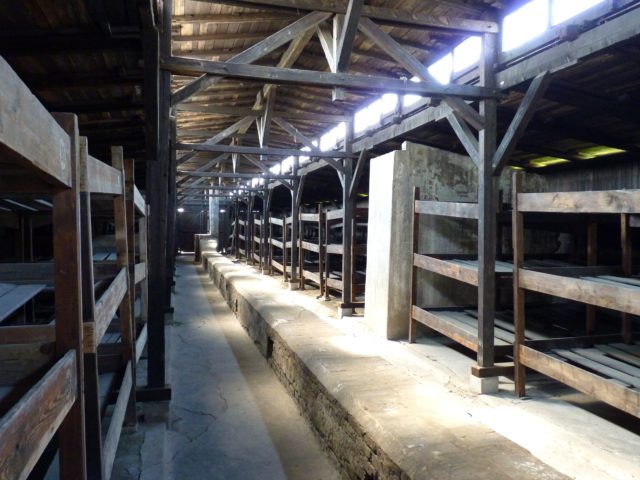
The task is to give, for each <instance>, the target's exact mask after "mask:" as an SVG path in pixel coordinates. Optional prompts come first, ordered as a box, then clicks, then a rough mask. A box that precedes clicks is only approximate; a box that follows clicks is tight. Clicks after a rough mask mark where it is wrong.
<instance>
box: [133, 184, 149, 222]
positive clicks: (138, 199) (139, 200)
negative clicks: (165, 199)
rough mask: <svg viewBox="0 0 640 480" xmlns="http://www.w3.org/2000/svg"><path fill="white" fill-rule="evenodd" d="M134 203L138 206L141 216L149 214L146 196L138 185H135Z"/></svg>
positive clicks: (137, 210) (137, 209)
mask: <svg viewBox="0 0 640 480" xmlns="http://www.w3.org/2000/svg"><path fill="white" fill-rule="evenodd" d="M133 203H134V205H135V206H136V212H137V214H138V215H140V216H141V217H146V216H147V204H146V203H145V201H144V197H143V196H142V194H141V193H140V190H138V187H136V186H135V185H134V186H133Z"/></svg>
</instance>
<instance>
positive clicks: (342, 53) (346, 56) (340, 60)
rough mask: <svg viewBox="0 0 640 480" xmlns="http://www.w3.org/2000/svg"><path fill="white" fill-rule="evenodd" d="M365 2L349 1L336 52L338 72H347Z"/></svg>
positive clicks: (362, 0)
mask: <svg viewBox="0 0 640 480" xmlns="http://www.w3.org/2000/svg"><path fill="white" fill-rule="evenodd" d="M363 4H364V0H349V4H348V5H347V11H346V13H345V18H344V22H343V23H342V29H341V32H340V38H339V39H338V48H337V50H336V61H335V65H336V71H338V72H346V71H347V68H348V67H349V61H350V59H351V51H352V50H353V42H354V40H355V38H356V33H357V32H358V21H359V20H360V12H361V11H362V6H363Z"/></svg>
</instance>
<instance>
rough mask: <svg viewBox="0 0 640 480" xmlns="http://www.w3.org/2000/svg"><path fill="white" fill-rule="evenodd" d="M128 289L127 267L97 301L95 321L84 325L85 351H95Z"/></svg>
mask: <svg viewBox="0 0 640 480" xmlns="http://www.w3.org/2000/svg"><path fill="white" fill-rule="evenodd" d="M126 291H127V269H126V268H122V269H121V270H120V273H118V276H117V277H116V278H115V279H114V280H113V282H111V285H109V288H107V290H106V291H105V292H104V293H103V294H102V297H100V300H98V301H97V302H96V309H95V315H96V318H95V322H92V323H86V324H85V325H84V349H85V352H95V351H96V348H97V346H98V344H99V343H100V340H101V339H102V337H103V335H104V334H105V332H106V331H107V328H108V327H109V324H110V323H111V320H112V319H113V316H114V315H115V313H116V310H117V309H118V307H119V306H120V303H121V302H122V299H123V297H124V295H125V293H126Z"/></svg>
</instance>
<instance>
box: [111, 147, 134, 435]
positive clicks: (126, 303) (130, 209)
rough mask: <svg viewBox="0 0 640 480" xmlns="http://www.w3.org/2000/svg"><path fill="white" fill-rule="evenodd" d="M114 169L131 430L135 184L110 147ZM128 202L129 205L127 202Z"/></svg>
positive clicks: (120, 314)
mask: <svg viewBox="0 0 640 480" xmlns="http://www.w3.org/2000/svg"><path fill="white" fill-rule="evenodd" d="M111 165H112V166H113V168H115V169H116V170H118V171H119V172H120V174H121V175H122V178H123V180H124V182H123V187H122V188H123V191H122V195H117V196H116V197H114V199H113V212H114V220H115V227H116V253H117V255H118V261H117V263H118V269H121V268H126V269H127V271H128V273H129V275H128V276H127V291H126V293H125V294H124V297H123V298H122V302H121V303H120V307H119V308H118V318H119V320H120V336H121V341H122V362H123V364H124V365H127V363H128V362H131V377H132V382H131V386H130V388H131V390H130V392H129V399H128V401H127V410H126V414H125V423H126V424H127V425H128V426H135V425H136V424H137V423H138V422H137V417H136V393H135V371H136V370H135V366H136V361H135V358H136V353H135V348H136V338H135V318H134V313H133V309H134V305H133V303H134V292H135V285H136V282H135V271H134V268H133V267H134V265H133V264H132V262H131V257H130V255H132V254H133V251H132V247H133V245H129V239H130V238H131V237H133V214H134V205H133V184H131V183H130V182H131V179H130V180H129V185H127V178H126V176H125V170H124V154H123V151H122V147H111ZM128 189H129V190H131V195H130V200H129V199H127V195H126V192H127V190H128ZM128 200H129V201H128Z"/></svg>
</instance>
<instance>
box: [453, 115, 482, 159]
mask: <svg viewBox="0 0 640 480" xmlns="http://www.w3.org/2000/svg"><path fill="white" fill-rule="evenodd" d="M447 120H448V121H449V124H450V125H451V127H452V128H453V131H454V132H455V133H456V136H457V137H458V140H460V143H462V146H463V147H464V149H465V150H466V151H467V153H468V154H469V157H471V160H472V161H473V163H475V164H476V166H478V163H479V156H480V155H479V153H478V152H479V145H478V140H477V139H476V136H475V135H474V133H473V132H472V131H471V129H470V128H469V124H468V123H467V122H466V121H465V120H464V119H463V118H462V117H461V116H460V114H459V113H458V112H456V111H454V110H451V112H449V113H448V114H447Z"/></svg>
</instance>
